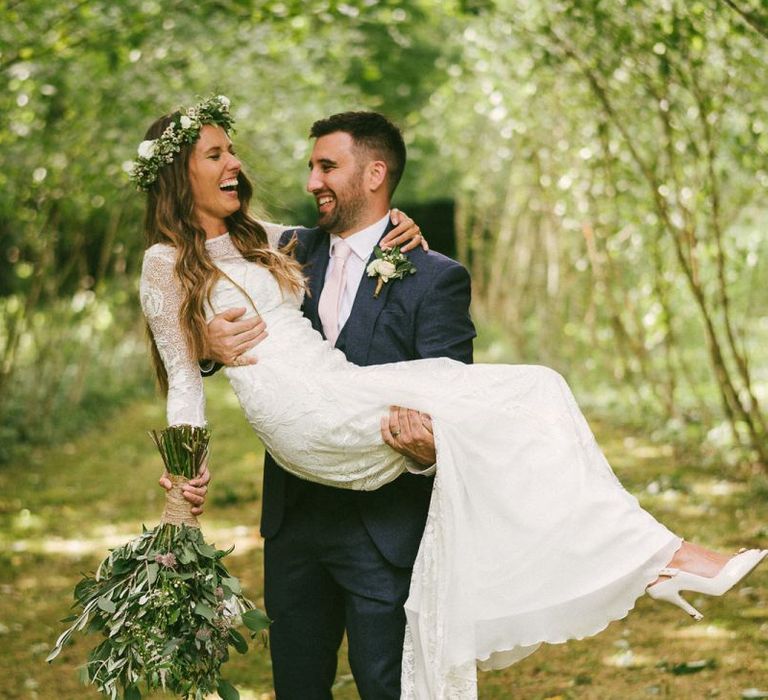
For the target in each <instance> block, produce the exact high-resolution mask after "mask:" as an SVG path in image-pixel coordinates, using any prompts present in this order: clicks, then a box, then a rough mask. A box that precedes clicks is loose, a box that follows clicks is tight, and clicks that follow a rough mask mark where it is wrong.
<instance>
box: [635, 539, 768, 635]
mask: <svg viewBox="0 0 768 700" xmlns="http://www.w3.org/2000/svg"><path fill="white" fill-rule="evenodd" d="M766 555H768V550H760V549H749V550H744V551H742V552H739V553H738V554H736V555H734V556H732V557H728V556H725V555H723V554H718V553H716V552H713V551H712V550H709V549H705V548H704V547H699V546H698V545H695V544H691V543H690V542H684V543H683V545H682V546H681V547H680V549H678V551H677V552H676V553H675V555H674V556H673V557H672V560H671V561H670V562H669V565H668V566H667V567H666V568H664V569H662V570H661V571H660V572H659V578H658V579H657V580H656V581H655V582H654V583H652V584H651V585H650V586H648V588H647V589H646V592H647V593H648V595H649V596H650V597H651V598H653V599H654V600H663V601H665V602H667V603H673V604H674V605H677V606H679V607H681V608H682V609H683V610H685V612H687V613H688V614H689V615H690V616H691V617H693V618H694V619H695V620H700V619H701V618H702V617H703V616H702V614H701V613H700V612H699V611H698V610H696V608H694V607H693V606H692V605H691V604H690V603H688V602H687V601H686V600H685V599H684V598H683V597H682V596H681V595H680V593H681V591H692V592H696V593H704V594H706V595H713V596H720V595H723V594H724V593H726V592H727V591H729V590H730V589H731V588H733V587H734V586H735V585H736V584H737V583H739V582H740V581H741V580H742V579H743V578H744V577H745V576H746V575H747V574H748V573H749V572H750V571H752V569H754V568H755V567H756V566H757V565H758V564H759V563H760V562H761V561H762V560H763V559H765V557H766Z"/></svg>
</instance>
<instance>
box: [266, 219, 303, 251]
mask: <svg viewBox="0 0 768 700" xmlns="http://www.w3.org/2000/svg"><path fill="white" fill-rule="evenodd" d="M259 223H260V224H261V225H262V226H263V227H264V230H265V231H266V232H267V239H268V240H269V247H270V248H272V249H274V250H276V249H277V244H278V243H279V242H280V236H282V235H283V233H284V232H285V231H287V230H288V229H291V228H297V227H296V226H284V225H283V224H273V223H270V222H269V221H259Z"/></svg>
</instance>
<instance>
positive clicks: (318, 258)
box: [302, 231, 331, 337]
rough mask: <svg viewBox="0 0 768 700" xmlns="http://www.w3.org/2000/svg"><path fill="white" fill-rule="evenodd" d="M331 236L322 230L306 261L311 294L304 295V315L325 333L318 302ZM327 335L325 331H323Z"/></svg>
mask: <svg viewBox="0 0 768 700" xmlns="http://www.w3.org/2000/svg"><path fill="white" fill-rule="evenodd" d="M330 245H331V242H330V238H329V236H328V234H327V233H325V232H324V231H321V232H320V234H319V235H318V244H317V245H316V246H315V248H314V250H312V251H308V254H307V259H306V261H305V263H304V271H305V274H306V275H307V276H308V277H309V292H310V293H309V295H307V296H305V297H304V305H303V307H302V308H303V310H304V315H305V316H306V317H307V318H308V319H309V320H310V321H311V322H312V327H313V328H314V329H315V330H316V331H320V333H323V324H322V323H321V321H320V316H319V315H318V313H317V304H318V301H319V300H320V293H321V292H322V291H323V284H324V283H325V272H326V270H327V269H328V254H329V253H328V251H329V249H330ZM323 337H325V333H323Z"/></svg>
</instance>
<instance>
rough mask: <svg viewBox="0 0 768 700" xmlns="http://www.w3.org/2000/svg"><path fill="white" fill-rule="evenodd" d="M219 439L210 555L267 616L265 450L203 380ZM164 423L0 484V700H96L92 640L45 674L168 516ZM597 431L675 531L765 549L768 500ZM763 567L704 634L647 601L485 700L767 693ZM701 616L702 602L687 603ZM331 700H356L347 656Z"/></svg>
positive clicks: (262, 687) (640, 443) (506, 677)
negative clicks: (103, 586)
mask: <svg viewBox="0 0 768 700" xmlns="http://www.w3.org/2000/svg"><path fill="white" fill-rule="evenodd" d="M207 386H208V390H209V391H208V395H209V410H208V413H209V417H210V422H211V426H212V428H213V434H214V437H213V442H212V445H213V455H212V462H211V466H212V471H213V474H214V481H213V482H212V491H211V497H210V499H209V504H208V508H207V512H206V514H205V516H204V518H203V528H204V531H205V533H206V537H207V538H208V540H209V541H212V542H215V543H216V544H217V545H219V546H221V547H226V546H229V545H230V544H233V543H234V544H235V545H236V548H235V551H234V553H233V554H232V555H230V558H229V559H228V565H229V566H230V568H231V570H232V571H233V573H234V574H235V575H236V576H239V577H240V578H241V580H242V581H243V584H244V586H245V588H246V591H247V592H248V594H249V595H250V597H251V598H253V599H254V601H255V602H257V603H258V604H262V601H261V600H260V598H261V591H262V588H261V579H262V556H261V552H262V542H261V540H260V538H259V536H258V520H259V513H260V492H261V462H262V448H261V445H260V443H259V442H258V440H257V439H256V438H255V437H254V436H253V434H252V433H251V431H250V428H249V427H248V426H247V424H246V423H245V420H244V419H243V417H242V415H241V412H240V409H239V407H238V405H237V403H236V401H235V399H234V397H233V395H232V394H231V392H230V391H229V389H228V387H227V386H226V380H225V379H224V378H223V377H217V378H215V379H214V380H209V382H208V384H207ZM163 424H164V415H163V406H162V402H161V401H160V400H154V401H144V400H141V401H137V402H136V403H133V404H131V405H130V406H128V407H126V408H124V409H121V410H120V411H119V412H118V413H117V414H115V415H114V416H112V417H111V418H110V419H109V421H108V422H107V423H106V424H105V425H104V426H103V427H101V428H99V429H95V430H91V431H88V432H84V433H83V434H81V435H79V436H76V437H73V438H72V439H71V440H70V441H69V442H66V443H65V444H63V445H62V446H61V447H60V448H58V449H56V450H52V449H36V450H30V451H29V453H28V454H27V455H26V456H25V459H24V461H23V462H20V461H17V462H13V463H11V464H9V465H7V466H6V467H4V468H3V470H2V471H0V679H1V681H0V698H14V699H16V698H19V699H21V698H24V699H25V700H26V699H29V700H35V699H41V700H48V699H54V698H55V699H56V700H74V699H76V698H77V699H80V698H85V699H87V698H97V697H100V696H99V695H98V694H97V693H95V692H94V691H93V690H92V689H90V688H85V687H83V686H81V685H80V683H79V681H78V678H77V670H76V669H77V665H78V663H79V662H80V660H81V659H83V658H84V656H85V652H86V649H88V648H89V647H90V646H91V645H92V644H93V643H94V642H95V639H89V638H81V639H79V640H78V642H77V643H76V644H75V645H73V646H72V647H70V648H69V649H67V650H66V651H65V652H64V653H63V654H62V656H61V657H59V659H58V660H57V661H56V662H55V663H54V664H53V665H50V666H49V665H47V664H46V663H45V656H46V654H47V652H48V650H49V649H50V647H51V645H52V643H53V641H54V640H55V638H56V636H57V635H58V633H59V632H60V631H61V630H62V625H60V624H59V623H58V620H59V619H60V618H62V617H64V616H65V615H67V614H68V605H69V602H70V601H71V589H72V586H73V585H74V583H75V582H76V581H77V580H78V578H79V575H80V572H82V571H87V570H92V569H93V568H94V567H95V566H96V564H97V563H98V561H99V560H100V559H101V558H102V557H103V556H104V554H105V553H106V550H107V549H108V548H109V547H111V546H115V545H117V544H119V543H121V542H123V541H124V540H125V539H127V538H128V537H130V536H132V535H134V534H136V533H137V532H138V531H139V529H140V526H141V524H142V522H145V523H147V524H148V525H151V524H154V522H155V521H156V520H157V518H158V517H159V514H160V512H161V510H162V500H163V496H162V492H161V491H160V489H159V488H158V487H157V486H156V479H157V477H158V476H159V473H160V460H159V457H158V456H157V454H156V453H155V448H154V446H153V445H152V444H151V441H150V439H149V438H148V437H147V435H146V431H147V430H148V429H150V428H156V427H161V426H162V425H163ZM596 433H597V435H598V437H599V438H600V440H601V443H602V444H603V446H604V448H605V450H606V452H607V453H608V456H609V458H610V459H611V460H612V463H613V464H614V467H615V469H616V471H617V473H618V474H619V476H620V477H621V479H622V481H623V482H624V484H625V485H626V486H627V487H628V488H629V489H630V490H631V491H633V492H634V493H636V494H638V495H639V497H640V499H641V501H642V503H643V504H644V505H645V506H646V507H647V508H648V509H649V510H651V511H652V512H654V513H655V514H656V515H658V516H659V517H660V519H662V520H663V521H664V522H665V523H666V524H667V525H668V526H669V527H670V528H671V529H673V530H676V531H678V532H680V533H681V534H684V535H687V536H688V538H689V539H692V540H694V541H698V542H701V543H707V544H710V545H712V546H715V547H718V548H721V549H723V550H725V551H733V550H735V549H737V548H738V547H741V546H759V545H762V546H766V544H768V529H767V527H766V525H765V512H766V510H765V506H766V494H765V491H763V492H762V493H760V492H758V491H757V490H754V489H752V490H750V489H748V488H747V487H746V486H745V484H743V483H740V482H734V481H728V480H727V479H726V477H727V475H726V474H724V473H720V472H719V471H717V469H715V468H713V467H698V466H696V465H691V464H687V463H685V460H680V459H678V460H677V461H676V462H675V463H672V457H671V455H672V449H671V448H670V447H668V446H664V445H653V444H651V443H649V442H648V441H646V440H644V439H642V438H638V439H631V438H629V437H627V435H626V434H625V433H624V432H622V431H620V430H618V429H615V428H612V427H611V426H610V425H607V424H600V425H598V426H596ZM766 601H768V567H764V570H762V571H758V572H756V573H755V574H754V575H753V576H752V577H751V578H750V579H749V580H748V583H747V585H746V586H742V587H741V589H740V590H739V591H738V592H737V593H733V594H731V595H729V596H727V597H725V598H723V599H708V600H703V601H701V603H702V609H703V612H704V613H705V620H704V622H702V623H699V624H692V623H690V622H689V621H688V619H687V618H686V617H685V616H684V615H683V614H682V613H680V612H679V611H678V610H677V609H675V608H672V607H671V606H663V605H659V604H654V603H653V602H652V601H650V600H647V599H641V600H640V601H639V603H638V606H637V611H635V612H633V613H632V614H630V616H629V617H628V618H627V619H626V620H623V621H619V622H615V623H613V624H612V625H611V626H610V627H609V628H608V629H607V630H606V631H605V632H603V633H602V634H601V635H600V636H598V637H596V638H592V639H588V640H583V641H577V642H571V643H569V644H567V645H557V646H551V647H546V648H543V649H541V650H539V651H538V652H537V653H536V654H534V655H533V656H531V657H529V658H528V659H526V660H524V661H523V662H521V663H519V664H517V665H516V666H513V667H511V668H509V669H506V670H503V671H496V672H491V673H486V674H481V676H480V698H487V699H489V700H490V699H491V698H494V699H501V698H504V699H506V698H522V699H525V700H543V699H545V698H546V699H549V700H554V699H555V698H563V699H565V698H568V699H570V698H579V699H584V700H592V699H594V700H606V699H612V698H616V699H624V698H657V697H658V698H675V699H678V698H682V699H686V698H692V699H693V698H697V699H698V698H709V697H718V698H740V697H742V693H743V692H744V691H746V690H747V689H749V688H758V689H762V690H765V691H768V653H766V652H768V606H766ZM694 604H696V602H695V601H694ZM226 668H227V677H228V678H229V680H231V681H233V682H234V683H236V684H237V685H238V687H239V688H240V689H241V693H242V697H243V700H254V699H259V700H261V699H264V700H266V699H268V698H272V697H273V694H272V691H271V683H270V664H269V653H268V650H266V649H263V648H259V647H258V646H257V647H253V646H252V648H251V651H250V652H249V653H248V654H247V655H246V656H244V657H240V656H238V657H237V658H234V659H233V660H232V661H231V662H230V663H229V664H228V666H227V667H226ZM335 697H336V698H337V699H338V700H353V699H354V698H357V693H356V690H355V686H354V682H353V681H352V680H351V676H350V675H349V668H348V666H347V664H346V660H345V654H344V653H343V651H342V654H341V659H340V665H339V674H338V677H337V688H336V692H335Z"/></svg>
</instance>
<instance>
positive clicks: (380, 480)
mask: <svg viewBox="0 0 768 700" xmlns="http://www.w3.org/2000/svg"><path fill="white" fill-rule="evenodd" d="M271 233H272V234H273V236H274V235H275V234H276V232H275V231H272V232H271ZM207 247H208V252H209V255H210V256H211V258H212V259H213V261H214V262H215V264H216V265H217V266H218V267H219V268H220V269H221V270H222V271H223V272H224V273H226V275H227V277H225V278H222V279H221V280H220V281H219V282H217V283H216V285H215V289H214V291H213V295H212V299H211V302H212V306H211V309H210V314H211V315H212V314H214V313H218V312H220V311H222V310H224V309H227V308H231V307H233V306H248V307H249V312H248V315H253V313H254V311H253V308H251V301H252V303H253V305H255V307H256V308H257V309H258V313H259V314H261V316H262V317H263V318H264V320H265V321H266V324H267V327H268V329H269V336H268V337H267V338H266V340H264V341H263V342H262V343H260V344H259V345H258V346H257V347H256V348H255V349H254V350H253V352H254V353H255V354H256V355H257V356H258V364H255V365H251V366H245V367H229V368H226V369H225V370H224V371H225V373H226V375H227V377H228V378H229V380H230V382H231V384H232V387H233V388H234V390H235V393H236V394H237V397H238V399H239V400H240V404H241V406H242V407H243V410H244V411H245V414H246V416H247V418H248V420H249V422H250V423H251V425H252V426H253V428H254V430H255V431H256V433H257V435H258V436H259V437H260V438H261V439H262V440H263V441H264V443H265V445H266V446H267V448H268V449H269V451H270V452H271V453H272V454H273V455H274V457H275V459H276V460H277V461H278V462H279V463H280V464H281V465H282V466H283V467H284V468H285V469H287V470H288V471H289V472H291V473H292V474H295V475H296V476H298V477H301V478H305V479H309V480H312V481H317V482H320V483H324V484H333V485H335V486H339V487H345V488H352V489H375V488H377V487H379V486H381V485H383V484H385V483H387V482H388V481H391V480H392V479H394V478H395V477H397V476H398V475H399V474H400V473H402V471H403V470H404V469H405V468H406V463H405V459H404V458H403V457H402V456H401V455H399V454H397V453H396V452H394V451H393V450H391V449H390V448H389V447H387V446H386V445H384V443H383V442H382V440H381V437H380V434H379V420H380V418H381V417H382V416H384V415H386V413H387V408H388V407H389V406H390V405H401V406H407V407H410V408H415V409H418V410H421V411H425V412H427V413H429V414H430V415H431V416H432V417H433V421H434V430H435V441H436V445H437V455H438V457H437V476H436V478H435V485H434V491H433V496H432V503H431V507H430V511H429V517H428V520H427V526H426V530H425V533H424V537H423V539H422V542H421V547H420V549H419V554H418V557H417V560H416V565H415V568H414V571H413V578H412V582H411V589H410V595H409V598H408V600H407V602H406V605H405V607H406V613H407V620H408V628H407V631H406V641H405V649H404V657H403V690H402V697H403V698H408V699H410V698H414V699H418V700H435V699H440V700H443V699H454V698H455V699H457V700H459V699H460V700H470V699H472V698H476V697H477V690H476V667H477V665H480V667H481V668H500V667H502V666H505V665H508V664H510V663H513V662H515V661H517V660H519V659H521V658H523V657H524V656H526V655H528V654H530V653H531V652H532V651H534V650H535V649H536V648H537V646H538V645H540V644H541V643H543V642H548V643H558V642H564V641H566V640H568V639H574V638H581V637H585V636H588V635H592V634H595V633H597V632H599V631H600V630H602V629H603V628H605V627H606V626H607V625H608V623H609V622H610V621H612V620H616V619H619V618H622V617H624V616H625V615H626V614H627V612H628V611H629V610H630V609H631V608H632V607H633V606H634V603H635V600H636V599H637V598H638V597H639V596H640V595H642V594H643V591H644V589H645V587H646V585H647V584H648V583H650V582H651V581H653V580H655V578H656V576H657V574H658V572H659V570H660V569H661V568H663V567H664V566H665V565H666V564H667V562H668V561H669V560H670V558H671V557H672V554H673V553H674V552H675V550H676V549H677V548H678V547H679V546H680V543H681V540H680V539H679V538H678V537H676V536H675V535H674V534H672V533H671V532H670V531H668V530H667V529H666V528H665V527H663V526H662V525H660V524H659V523H658V522H656V520H654V519H653V518H652V517H651V516H650V515H649V514H648V513H646V512H645V511H644V510H643V509H642V508H640V506H639V504H638V502H637V501H636V499H635V498H634V497H633V496H631V495H630V494H629V493H627V491H625V490H624V489H623V488H622V486H621V485H620V484H619V482H618V480H617V479H616V478H615V476H614V475H613V472H612V471H611V469H610V467H609V465H608V464H607V462H606V460H605V458H604V457H603V455H602V453H601V452H600V449H599V448H598V446H597V444H596V443H595V440H594V438H593V436H592V433H591V431H590V430H589V427H588V426H587V423H586V422H585V420H584V418H583V416H582V414H581V412H580V411H579V408H578V406H577V405H576V402H575V401H574V399H573V396H572V394H571V392H570V390H569V389H568V387H567V385H566V383H565V381H564V380H563V379H562V378H561V377H560V376H559V375H558V374H557V373H555V372H554V371H552V370H550V369H547V368H545V367H537V366H509V365H469V366H468V365H463V364H461V363H459V362H454V361H452V360H447V359H434V360H418V361H415V362H401V363H396V364H390V365H381V366H374V367H357V366H355V365H352V364H350V363H349V362H347V360H346V358H345V357H344V355H343V354H342V353H341V352H340V351H339V350H336V349H334V348H333V347H332V346H331V345H330V344H329V343H328V342H327V341H325V340H324V339H323V338H322V337H321V336H320V335H319V334H318V333H317V332H316V331H314V330H313V329H312V327H311V325H310V323H309V321H308V320H307V319H305V318H304V316H303V315H302V313H301V311H300V304H301V299H300V298H298V297H296V296H286V295H284V294H283V293H281V291H280V288H279V287H278V285H277V283H276V282H275V280H274V278H273V277H272V276H271V274H270V273H269V272H268V271H267V270H266V269H265V268H263V267H261V266H259V265H256V264H253V263H249V262H246V261H245V260H244V259H243V258H242V257H241V256H240V255H239V253H238V251H237V249H236V248H235V246H234V244H233V243H232V241H231V240H230V238H229V236H228V235H226V234H225V235H223V236H220V237H218V238H215V239H212V240H210V241H208V243H207ZM174 257H175V253H174V250H173V249H172V248H170V247H168V246H163V245H155V246H153V247H152V248H150V249H149V250H148V251H147V252H146V255H145V258H144V268H143V271H142V279H141V302H142V307H143V309H144V313H145V314H146V316H147V319H148V321H149V324H150V327H151V329H152V332H153V334H154V337H155V340H156V342H157V345H158V348H159V350H160V353H161V355H162V357H163V361H164V363H165V366H166V369H167V371H168V378H169V384H170V389H169V393H168V421H169V424H177V423H192V424H202V423H204V421H205V415H204V398H203V384H202V380H201V377H200V372H199V369H198V364H197V361H196V358H194V357H192V356H191V354H190V353H189V351H188V349H187V347H186V345H185V342H184V337H183V334H182V332H181V330H180V327H179V320H178V311H179V305H180V301H181V299H180V289H179V287H178V285H177V283H176V282H175V279H174V272H173V266H174ZM244 292H245V293H247V295H248V297H250V301H247V300H246V299H245V298H244Z"/></svg>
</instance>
